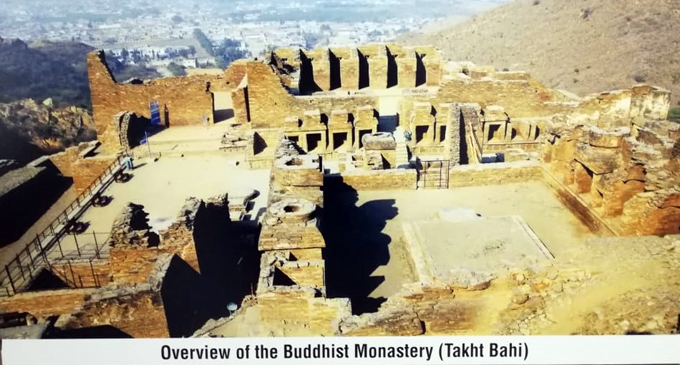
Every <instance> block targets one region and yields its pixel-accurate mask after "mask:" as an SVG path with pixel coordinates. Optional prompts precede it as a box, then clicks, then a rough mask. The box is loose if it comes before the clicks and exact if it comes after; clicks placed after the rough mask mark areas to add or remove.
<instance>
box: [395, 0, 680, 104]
mask: <svg viewBox="0 0 680 365" xmlns="http://www.w3.org/2000/svg"><path fill="white" fill-rule="evenodd" d="M401 42H404V43H406V44H434V45H435V46H437V47H438V48H439V49H440V50H442V51H443V53H444V56H445V57H446V58H448V59H450V60H455V61H462V60H469V61H472V62H474V63H476V64H479V65H493V66H495V67H496V68H498V69H504V68H508V69H511V70H526V71H529V72H531V74H532V75H533V76H535V77H536V78H537V79H539V80H540V81H542V82H544V83H545V84H546V85H547V86H549V87H553V88H559V89H564V90H569V91H572V92H575V93H577V94H580V95H585V94H589V93H593V92H599V91H606V90H612V89H619V88H626V87H630V86H631V85H634V84H636V83H640V82H646V83H650V84H654V85H658V86H662V87H665V88H668V89H670V90H671V91H673V94H674V96H673V103H674V104H676V103H678V101H679V100H680V1H678V0H616V1H614V0H517V1H514V2H512V3H509V4H507V5H504V6H501V7H499V8H496V9H493V10H491V11H489V12H487V13H483V14H480V15H478V16H475V17H473V18H471V19H469V20H467V21H465V22H462V23H459V24H456V25H452V26H451V27H449V28H447V29H443V30H442V29H440V30H437V31H436V32H431V33H424V34H413V35H408V36H405V37H404V39H402V40H401ZM678 105H680V104H678Z"/></svg>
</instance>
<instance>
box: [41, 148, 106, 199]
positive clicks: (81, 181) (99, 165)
mask: <svg viewBox="0 0 680 365" xmlns="http://www.w3.org/2000/svg"><path fill="white" fill-rule="evenodd" d="M90 147H91V144H90V143H83V144H81V145H79V146H75V147H71V148H68V149H66V150H65V151H63V152H60V153H57V154H54V155H51V156H50V161H52V163H53V164H54V165H55V166H56V167H57V168H58V169H59V171H60V172H61V174H62V175H64V176H68V177H70V178H72V179H73V187H74V189H75V190H76V192H77V193H81V192H83V191H85V190H86V189H87V188H88V187H89V186H90V185H92V183H94V181H95V180H97V178H99V177H100V176H101V175H102V174H103V173H104V171H106V169H107V168H109V166H111V164H113V163H114V161H115V160H116V158H115V156H94V157H86V156H83V152H85V149H88V148H90Z"/></svg>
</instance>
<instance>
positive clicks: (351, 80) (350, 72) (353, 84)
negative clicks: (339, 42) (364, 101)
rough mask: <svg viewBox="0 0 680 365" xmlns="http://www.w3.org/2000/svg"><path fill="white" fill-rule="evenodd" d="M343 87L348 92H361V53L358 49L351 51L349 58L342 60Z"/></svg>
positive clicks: (341, 76)
mask: <svg viewBox="0 0 680 365" xmlns="http://www.w3.org/2000/svg"><path fill="white" fill-rule="evenodd" d="M340 78H341V85H342V86H341V87H342V88H343V89H348V90H359V53H358V51H357V49H356V48H353V49H351V50H350V55H349V57H348V58H342V59H340Z"/></svg>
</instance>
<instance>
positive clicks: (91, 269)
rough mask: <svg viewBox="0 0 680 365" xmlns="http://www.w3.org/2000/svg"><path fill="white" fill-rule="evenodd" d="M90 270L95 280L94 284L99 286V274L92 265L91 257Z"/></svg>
mask: <svg viewBox="0 0 680 365" xmlns="http://www.w3.org/2000/svg"><path fill="white" fill-rule="evenodd" d="M90 271H92V280H93V281H94V286H96V287H99V284H98V283H97V274H95V273H94V266H92V259H90Z"/></svg>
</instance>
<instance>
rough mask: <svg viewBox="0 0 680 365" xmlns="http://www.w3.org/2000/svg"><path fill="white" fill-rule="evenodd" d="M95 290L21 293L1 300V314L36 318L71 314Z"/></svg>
mask: <svg viewBox="0 0 680 365" xmlns="http://www.w3.org/2000/svg"><path fill="white" fill-rule="evenodd" d="M93 291H94V289H61V290H46V291H37V292H28V293H19V294H16V295H14V296H12V297H9V298H5V299H2V300H0V312H2V313H10V312H20V313H21V312H26V313H30V314H31V315H33V316H35V317H48V316H57V315H62V314H71V313H73V312H74V311H75V310H76V309H77V308H78V307H79V306H81V305H82V304H83V303H84V302H85V300H86V298H87V295H88V294H90V293H92V292H93Z"/></svg>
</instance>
